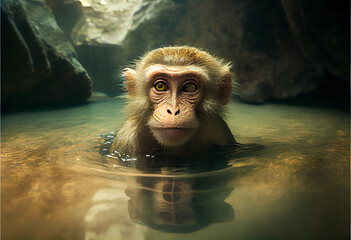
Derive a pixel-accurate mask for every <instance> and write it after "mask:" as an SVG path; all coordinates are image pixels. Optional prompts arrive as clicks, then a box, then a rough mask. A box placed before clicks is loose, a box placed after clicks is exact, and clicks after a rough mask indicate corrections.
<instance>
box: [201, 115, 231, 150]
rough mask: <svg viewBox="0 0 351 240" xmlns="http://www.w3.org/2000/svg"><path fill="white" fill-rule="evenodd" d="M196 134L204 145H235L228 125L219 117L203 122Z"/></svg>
mask: <svg viewBox="0 0 351 240" xmlns="http://www.w3.org/2000/svg"><path fill="white" fill-rule="evenodd" d="M198 133H199V135H200V136H199V137H200V139H202V140H203V142H204V144H205V145H209V146H211V145H218V146H233V145H235V143H236V141H235V139H234V136H233V134H232V132H231V130H230V128H229V126H228V124H227V123H226V122H225V121H224V119H223V118H221V117H216V118H213V119H211V120H209V121H207V122H205V123H204V124H203V125H202V127H201V128H200V129H199V132H198Z"/></svg>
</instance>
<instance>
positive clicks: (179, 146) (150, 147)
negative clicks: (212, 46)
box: [110, 46, 236, 155]
mask: <svg viewBox="0 0 351 240" xmlns="http://www.w3.org/2000/svg"><path fill="white" fill-rule="evenodd" d="M122 72H123V73H122V74H123V76H124V79H125V86H126V90H127V97H128V100H127V104H126V106H125V110H126V112H127V115H128V119H127V120H126V121H125V122H124V124H123V126H122V127H121V128H120V129H119V131H118V132H117V134H116V136H115V138H114V142H113V145H112V147H111V149H110V152H111V153H112V152H119V153H123V154H129V155H137V154H148V153H151V152H153V151H164V152H170V153H194V152H201V151H205V150H206V149H207V148H209V147H212V146H234V145H235V144H236V141H235V139H234V137H233V135H232V133H231V131H230V129H229V127H228V125H227V124H226V122H225V121H224V113H225V109H224V107H225V105H227V104H228V102H229V101H230V99H231V93H232V85H233V84H232V78H234V76H233V74H232V73H231V64H230V62H225V61H224V60H222V59H219V58H217V57H214V56H212V55H210V54H209V53H207V52H205V51H203V50H200V49H197V48H195V47H189V46H171V47H163V48H157V49H154V50H151V51H150V52H147V53H146V54H145V55H144V56H143V57H141V58H140V59H139V60H136V61H135V64H134V65H133V66H132V67H129V68H125V69H123V71H122Z"/></svg>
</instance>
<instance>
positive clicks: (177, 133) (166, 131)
mask: <svg viewBox="0 0 351 240" xmlns="http://www.w3.org/2000/svg"><path fill="white" fill-rule="evenodd" d="M193 133H194V130H193V129H185V128H155V129H153V134H154V136H155V138H156V139H157V141H158V142H160V143H161V144H162V145H165V146H178V145H182V144H184V143H186V142H187V141H188V140H189V139H190V138H191V136H192V135H193Z"/></svg>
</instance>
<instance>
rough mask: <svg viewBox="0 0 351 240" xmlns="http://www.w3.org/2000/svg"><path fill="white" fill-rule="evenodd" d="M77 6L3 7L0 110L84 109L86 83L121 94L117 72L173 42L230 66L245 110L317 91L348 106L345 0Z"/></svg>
mask: <svg viewBox="0 0 351 240" xmlns="http://www.w3.org/2000/svg"><path fill="white" fill-rule="evenodd" d="M89 2H90V5H89V4H87V3H89ZM112 3H113V4H114V5H109V4H112ZM84 4H85V5H84ZM84 4H82V3H81V2H80V1H79V0H67V1H60V0H46V2H44V0H40V1H34V0H28V1H25V0H15V1H10V0H5V1H3V2H2V6H1V11H2V103H3V107H5V108H8V109H12V108H17V107H18V106H21V107H27V106H28V107H35V106H37V105H59V104H74V103H77V102H82V101H84V99H86V98H87V96H89V95H90V93H91V81H90V78H91V79H92V86H93V89H94V91H100V92H104V93H107V94H108V95H109V96H116V95H119V94H121V89H122V86H121V85H122V79H121V78H120V77H119V76H120V70H121V69H123V68H124V67H125V66H128V65H129V64H130V63H131V61H133V60H134V59H136V58H138V57H139V56H141V55H142V54H143V53H145V52H146V51H148V50H151V49H154V48H157V47H162V46H168V45H175V44H176V45H191V46H195V47H199V48H202V49H203V50H206V51H209V52H210V53H212V54H215V55H217V56H218V57H221V58H224V59H226V60H228V61H231V62H232V63H233V65H234V68H233V71H235V73H236V82H237V85H238V86H237V87H236V89H235V95H236V97H238V98H239V99H241V100H243V101H245V102H250V103H264V102H267V101H272V100H275V101H276V100H278V101H280V100H284V99H291V98H295V97H296V96H300V95H301V94H303V93H308V92H311V91H315V90H316V89H320V88H322V89H323V97H327V98H333V99H334V98H335V99H341V102H342V104H345V105H348V104H349V52H350V46H349V33H350V27H349V9H350V3H349V1H346V0H341V1H337V2H336V1H327V0H321V1H318V2H315V1H302V0H294V1H293V0H266V1H258V0H245V1H244V0H217V1H215V0H177V1H176V0H173V1H172V0H155V1H150V0H135V1H128V0H127V1H123V2H121V1H110V2H107V1H106V5H103V4H102V3H101V2H94V1H93V0H89V1H84ZM48 6H49V7H50V8H49V7H48ZM122 13H123V14H122ZM72 45H73V46H72ZM76 53H78V56H77V54H76Z"/></svg>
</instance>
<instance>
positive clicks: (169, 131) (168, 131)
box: [155, 128, 191, 138]
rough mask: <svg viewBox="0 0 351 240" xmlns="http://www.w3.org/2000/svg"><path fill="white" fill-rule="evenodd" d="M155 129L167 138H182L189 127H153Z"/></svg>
mask: <svg viewBox="0 0 351 240" xmlns="http://www.w3.org/2000/svg"><path fill="white" fill-rule="evenodd" d="M155 130H156V131H158V132H159V133H161V134H162V135H164V136H165V137H168V138H182V137H184V136H185V135H187V134H188V133H189V131H191V129H189V128H155Z"/></svg>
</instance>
